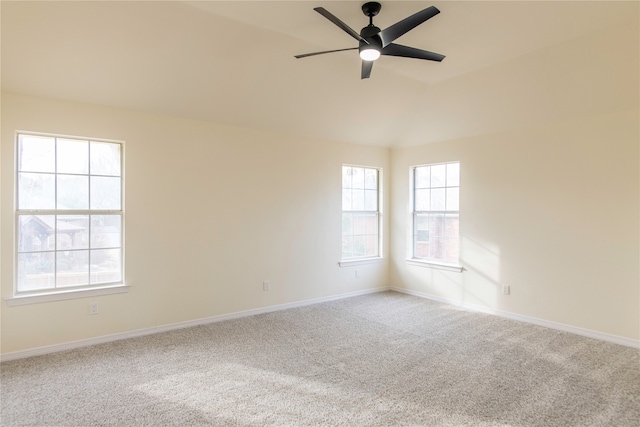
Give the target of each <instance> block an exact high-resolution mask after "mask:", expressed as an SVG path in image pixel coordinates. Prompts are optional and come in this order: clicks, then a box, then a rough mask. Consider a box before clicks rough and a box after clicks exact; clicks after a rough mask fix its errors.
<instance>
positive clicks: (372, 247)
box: [365, 235, 378, 256]
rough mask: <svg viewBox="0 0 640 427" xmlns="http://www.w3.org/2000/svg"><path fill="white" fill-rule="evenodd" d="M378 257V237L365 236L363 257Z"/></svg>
mask: <svg viewBox="0 0 640 427" xmlns="http://www.w3.org/2000/svg"><path fill="white" fill-rule="evenodd" d="M377 255H378V236H377V235H372V236H366V237H365V256H377Z"/></svg>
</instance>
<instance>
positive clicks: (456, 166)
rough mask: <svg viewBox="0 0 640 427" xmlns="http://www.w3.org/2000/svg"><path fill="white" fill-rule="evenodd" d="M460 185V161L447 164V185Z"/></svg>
mask: <svg viewBox="0 0 640 427" xmlns="http://www.w3.org/2000/svg"><path fill="white" fill-rule="evenodd" d="M458 186H460V163H449V164H447V187H458Z"/></svg>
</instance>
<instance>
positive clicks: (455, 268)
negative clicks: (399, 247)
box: [407, 259, 464, 273]
mask: <svg viewBox="0 0 640 427" xmlns="http://www.w3.org/2000/svg"><path fill="white" fill-rule="evenodd" d="M407 264H409V265H417V266H418V267H425V268H435V269H436V270H446V271H454V272H456V273H462V270H464V268H463V267H462V266H461V265H452V264H438V263H435V262H429V261H423V260H418V259H408V260H407Z"/></svg>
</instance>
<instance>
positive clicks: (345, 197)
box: [342, 188, 352, 211]
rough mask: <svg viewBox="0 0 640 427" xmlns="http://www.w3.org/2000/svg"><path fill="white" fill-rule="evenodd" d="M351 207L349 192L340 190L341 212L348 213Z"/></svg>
mask: <svg viewBox="0 0 640 427" xmlns="http://www.w3.org/2000/svg"><path fill="white" fill-rule="evenodd" d="M351 207H352V201H351V190H349V189H347V188H345V189H343V190H342V210H343V211H350V210H351Z"/></svg>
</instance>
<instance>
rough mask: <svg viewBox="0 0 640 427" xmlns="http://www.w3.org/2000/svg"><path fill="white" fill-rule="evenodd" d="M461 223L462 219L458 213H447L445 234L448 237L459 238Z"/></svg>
mask: <svg viewBox="0 0 640 427" xmlns="http://www.w3.org/2000/svg"><path fill="white" fill-rule="evenodd" d="M459 224H460V221H459V216H458V214H454V215H452V214H447V215H445V225H444V235H445V236H447V237H455V238H456V239H457V238H458V237H459V236H460V226H459Z"/></svg>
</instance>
